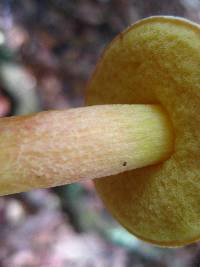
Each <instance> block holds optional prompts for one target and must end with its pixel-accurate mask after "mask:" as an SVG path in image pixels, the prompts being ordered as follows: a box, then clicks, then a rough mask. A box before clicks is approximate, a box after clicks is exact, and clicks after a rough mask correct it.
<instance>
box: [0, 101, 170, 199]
mask: <svg viewBox="0 0 200 267" xmlns="http://www.w3.org/2000/svg"><path fill="white" fill-rule="evenodd" d="M172 149H173V131H172V128H171V125H170V122H169V118H168V117H167V114H166V113H165V112H164V111H163V109H162V108H161V107H159V106H156V105H104V106H93V107H86V108H77V109H71V110H68V111H48V112H42V113H38V114H33V115H30V116H21V117H11V118H3V119H1V120H0V195H4V194H11V193H16V192H22V191H27V190H31V189H33V188H41V187H50V186H56V185H61V184H67V183H71V182H76V181H80V180H84V179H92V178H98V177H102V176H108V175H112V174H118V173H120V172H124V171H127V170H131V169H134V168H138V167H143V166H146V165H150V164H154V163H157V162H160V161H161V160H164V159H166V158H167V157H169V155H170V153H171V152H172Z"/></svg>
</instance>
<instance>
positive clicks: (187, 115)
mask: <svg viewBox="0 0 200 267" xmlns="http://www.w3.org/2000/svg"><path fill="white" fill-rule="evenodd" d="M86 102H87V104H89V105H93V104H116V103H120V104H123V103H125V104H160V105H161V106H162V107H163V108H164V109H165V110H166V112H167V113H168V114H169V117H170V119H171V122H172V125H173V127H174V134H175V140H174V152H173V154H172V155H171V157H170V158H169V159H168V160H166V161H164V162H161V163H159V164H156V165H153V166H149V167H144V168H139V169H136V170H132V171H129V172H125V173H121V174H119V175H114V176H111V177H106V178H103V179H97V180H96V181H95V184H96V188H97V191H98V193H99V194H100V196H101V198H102V200H103V202H104V203H105V206H106V207H107V208H108V210H109V211H110V212H111V213H112V215H113V216H114V217H115V218H116V219H117V220H118V221H119V222H120V223H121V224H122V225H123V226H124V227H125V228H126V229H127V230H128V231H130V232H131V233H133V234H134V235H136V236H138V237H139V238H141V239H142V240H145V241H147V242H150V243H153V244H156V245H160V246H181V245H185V244H188V243H191V242H193V241H195V240H198V239H199V238H200V134H199V131H200V115H199V114H200V28H199V26H198V25H197V24H195V23H192V22H190V21H188V20H185V19H182V18H177V17H150V18H147V19H144V20H141V21H139V22H137V23H136V24H134V25H133V26H131V27H130V28H128V29H127V30H126V31H125V32H123V33H121V34H119V35H118V36H117V38H115V39H114V41H113V42H112V43H111V44H110V45H109V46H108V48H107V49H106V50H105V52H104V54H103V55H102V57H101V60H100V62H99V64H98V65H97V68H96V71H95V73H94V75H93V77H92V78H91V80H90V83H89V85H88V91H87V101H86ZM127 164H128V162H127Z"/></svg>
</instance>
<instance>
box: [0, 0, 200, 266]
mask: <svg viewBox="0 0 200 267" xmlns="http://www.w3.org/2000/svg"><path fill="white" fill-rule="evenodd" d="M158 14H163V15H178V16H182V17H186V18H189V19H192V20H193V21H196V22H199V23H200V0H163V1H161V0H160V1H159V0H140V1H136V0H132V1H131V0H0V116H8V115H18V114H25V113H30V112H35V111H40V110H48V109H68V108H70V107H77V106H82V105H83V104H84V94H85V85H86V83H87V80H88V78H89V76H90V75H91V73H92V71H93V70H94V67H95V64H96V62H97V60H98V58H99V55H100V54H101V52H102V50H103V48H104V47H105V45H106V44H108V43H109V41H110V40H112V39H113V37H114V36H116V34H117V33H119V32H120V31H122V30H123V29H125V28H126V27H127V26H128V25H130V24H132V23H134V22H135V21H137V20H138V19H140V18H144V17H147V16H150V15H158ZM47 266H48V267H72V266H73V267H143V266H144V267H199V266H200V243H197V244H194V245H190V246H187V247H184V248H181V249H173V250H172V249H161V248H156V247H154V246H151V245H148V244H146V243H143V242H141V241H139V240H138V239H136V238H135V237H133V236H132V235H130V234H129V233H128V232H127V231H126V230H125V229H123V228H122V227H121V226H119V225H118V224H117V222H116V221H115V220H114V219H113V218H112V217H111V215H110V214H108V213H107V211H106V210H105V209H104V207H103V205H102V203H101V200H100V199H99V198H98V196H97V195H96V192H95V190H94V187H93V184H92V182H90V181H87V182H85V183H82V184H78V183H77V184H72V185H68V186H62V187H57V188H53V189H49V190H35V191H32V192H28V193H22V194H16V195H11V196H6V197H1V198H0V267H47Z"/></svg>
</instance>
